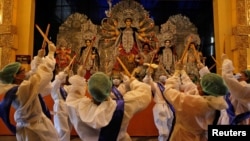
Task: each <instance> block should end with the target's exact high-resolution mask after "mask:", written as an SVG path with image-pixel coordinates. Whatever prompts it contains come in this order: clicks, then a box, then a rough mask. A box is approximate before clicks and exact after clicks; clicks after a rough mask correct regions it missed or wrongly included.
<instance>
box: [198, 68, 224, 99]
mask: <svg viewBox="0 0 250 141" xmlns="http://www.w3.org/2000/svg"><path fill="white" fill-rule="evenodd" d="M200 84H201V87H202V90H203V91H204V92H205V93H206V94H209V95H212V96H223V95H225V94H227V92H228V89H227V87H226V85H225V84H224V82H223V79H222V77H221V76H220V75H218V74H215V73H208V74H205V75H204V76H203V77H202V78H201V81H200Z"/></svg>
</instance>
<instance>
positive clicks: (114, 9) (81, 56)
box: [0, 1, 205, 136]
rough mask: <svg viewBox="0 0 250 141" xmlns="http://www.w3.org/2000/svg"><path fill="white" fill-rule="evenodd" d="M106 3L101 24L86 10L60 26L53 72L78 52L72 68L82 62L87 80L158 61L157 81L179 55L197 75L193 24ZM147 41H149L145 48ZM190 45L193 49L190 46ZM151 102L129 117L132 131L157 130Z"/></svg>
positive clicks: (138, 71)
mask: <svg viewBox="0 0 250 141" xmlns="http://www.w3.org/2000/svg"><path fill="white" fill-rule="evenodd" d="M109 6H110V7H109V9H108V10H107V11H106V12H105V13H106V16H107V17H106V18H104V19H103V20H102V22H101V25H95V24H93V23H92V21H91V19H89V18H88V17H87V16H86V15H84V14H80V13H74V14H72V15H70V16H69V17H68V18H67V19H66V20H65V21H64V23H63V24H62V25H61V26H60V27H59V33H58V35H57V42H56V46H57V51H56V61H57V65H56V72H58V71H61V70H63V69H64V68H65V67H66V66H68V64H69V63H70V62H71V60H72V58H73V57H74V56H76V59H75V61H74V64H73V69H72V70H73V73H76V70H77V68H78V67H79V66H81V65H83V66H84V67H85V68H86V75H85V77H86V78H87V79H88V78H89V76H91V74H93V73H94V72H96V71H103V72H105V73H107V74H109V75H111V74H112V73H113V71H124V72H125V73H126V74H127V75H133V76H135V77H137V78H138V79H139V80H140V79H141V78H143V76H144V75H145V74H146V73H145V69H144V68H145V67H143V66H144V65H145V64H156V65H157V66H158V67H157V68H156V71H155V73H154V79H155V80H156V81H157V80H158V76H159V75H160V74H161V73H167V75H172V73H173V72H174V63H175V62H176V61H178V60H180V59H181V60H183V62H184V63H185V65H186V68H187V73H188V74H189V75H190V76H191V77H192V78H194V79H195V78H199V74H198V73H197V67H196V65H195V64H196V61H197V59H200V61H202V62H203V63H204V62H205V61H204V57H203V56H202V54H201V53H200V52H199V45H200V38H199V35H198V34H197V28H196V27H195V26H194V24H192V23H191V22H190V20H189V18H188V17H185V16H182V15H181V14H178V15H173V16H171V17H169V19H168V20H167V21H166V22H165V23H164V24H162V25H155V23H154V20H153V19H151V18H150V15H149V12H148V11H146V10H145V9H144V7H143V6H142V5H141V4H139V3H138V2H136V1H129V2H128V1H120V2H119V3H117V4H116V5H114V6H112V4H111V3H109ZM145 44H147V45H149V46H148V47H147V48H145V47H144V45H145ZM191 44H192V45H194V47H195V48H192V47H190V45H191ZM147 57H148V58H147ZM146 60H147V61H146ZM45 99H46V103H47V104H48V105H49V107H50V108H51V110H52V105H53V101H52V100H51V98H49V97H47V98H45ZM153 105H154V102H153V101H152V103H151V104H150V105H149V106H148V108H147V109H146V110H144V111H142V112H140V113H138V114H137V115H136V116H135V117H134V118H133V119H132V121H131V122H130V125H129V127H128V132H129V134H130V135H131V136H157V135H158V131H157V129H156V127H155V125H154V120H153V113H152V107H153ZM12 113H13V112H12ZM0 124H2V123H0ZM1 127H4V125H3V126H1ZM6 134H8V131H7V130H6ZM72 134H75V132H74V131H73V133H72Z"/></svg>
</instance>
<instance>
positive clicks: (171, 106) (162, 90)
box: [157, 82, 176, 141]
mask: <svg viewBox="0 0 250 141" xmlns="http://www.w3.org/2000/svg"><path fill="white" fill-rule="evenodd" d="M157 85H158V87H159V89H160V91H161V94H162V97H163V98H164V100H165V101H166V103H167V104H168V106H169V108H170V110H171V111H172V112H173V116H174V119H173V123H172V126H171V129H170V133H169V136H168V139H167V141H169V139H170V136H171V135H172V132H173V128H174V125H175V120H176V118H175V110H174V107H173V105H171V104H170V103H169V102H168V100H167V99H166V97H165V96H164V90H165V87H164V86H163V85H162V84H161V83H159V82H157Z"/></svg>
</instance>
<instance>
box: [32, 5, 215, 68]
mask: <svg viewBox="0 0 250 141" xmlns="http://www.w3.org/2000/svg"><path fill="white" fill-rule="evenodd" d="M119 1H121V0H112V5H114V4H116V3H118V2H119ZM135 1H137V2H139V3H140V4H141V5H143V7H144V9H145V10H147V11H149V14H150V16H151V18H152V19H154V21H155V24H156V25H161V24H163V23H165V22H166V21H167V20H168V18H169V17H170V16H173V15H176V14H182V15H183V16H186V17H188V18H189V19H190V21H191V22H192V23H193V24H194V25H195V26H196V27H197V28H198V34H199V36H200V38H201V45H200V46H201V47H200V48H201V52H202V53H203V55H204V56H205V57H207V59H206V65H208V66H211V65H213V64H214V62H213V60H212V59H211V57H210V56H211V55H213V56H214V54H215V52H214V50H215V49H214V42H213V41H211V38H213V37H214V25H213V0H135ZM105 10H108V4H107V1H106V0H36V13H35V15H36V17H35V24H38V25H39V26H40V27H41V28H42V30H43V31H45V30H46V27H47V24H48V23H50V24H51V27H50V32H49V39H50V40H51V41H53V42H54V43H56V38H57V33H58V29H59V26H60V25H61V24H62V23H63V22H64V21H65V20H66V18H67V17H68V16H69V15H71V14H72V13H75V12H78V13H82V14H85V15H86V16H87V17H88V18H90V19H91V21H92V22H93V23H94V24H97V25H100V23H101V20H102V19H103V18H105V17H106V16H105V13H104V11H105ZM34 34H35V35H34V38H35V39H34V52H33V54H34V55H36V54H37V50H38V49H40V48H41V44H42V41H43V38H42V36H41V35H40V33H39V32H38V31H37V30H35V32H34Z"/></svg>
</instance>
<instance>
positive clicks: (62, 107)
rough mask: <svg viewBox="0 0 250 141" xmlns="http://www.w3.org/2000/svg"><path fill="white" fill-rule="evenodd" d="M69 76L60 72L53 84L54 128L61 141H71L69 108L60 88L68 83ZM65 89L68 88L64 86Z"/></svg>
mask: <svg viewBox="0 0 250 141" xmlns="http://www.w3.org/2000/svg"><path fill="white" fill-rule="evenodd" d="M66 77H67V74H66V73H65V72H63V71H62V72H59V73H58V74H57V75H56V77H55V80H54V81H53V82H52V91H51V97H52V99H53V100H54V105H53V111H54V116H53V118H54V126H55V128H56V130H57V132H58V135H59V138H60V141H70V136H71V129H72V125H71V122H70V119H69V113H68V107H67V105H66V102H65V99H64V97H63V96H62V94H61V91H60V87H63V86H62V83H65V82H66ZM64 86H65V87H63V88H64V89H67V87H68V86H66V85H64ZM65 91H66V90H65Z"/></svg>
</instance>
